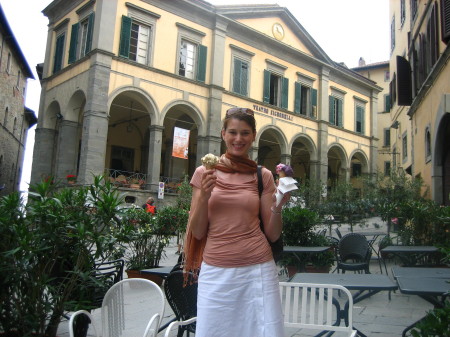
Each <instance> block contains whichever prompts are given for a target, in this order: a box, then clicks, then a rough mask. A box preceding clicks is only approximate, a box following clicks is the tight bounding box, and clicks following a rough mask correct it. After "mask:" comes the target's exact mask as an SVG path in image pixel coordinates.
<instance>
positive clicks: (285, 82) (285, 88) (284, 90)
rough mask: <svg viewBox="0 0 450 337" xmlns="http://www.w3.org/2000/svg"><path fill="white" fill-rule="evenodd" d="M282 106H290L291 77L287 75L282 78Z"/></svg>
mask: <svg viewBox="0 0 450 337" xmlns="http://www.w3.org/2000/svg"><path fill="white" fill-rule="evenodd" d="M281 83H282V85H281V107H282V108H283V109H287V108H288V95H289V79H288V78H286V77H282V78H281Z"/></svg>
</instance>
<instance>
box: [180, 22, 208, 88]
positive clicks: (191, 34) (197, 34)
mask: <svg viewBox="0 0 450 337" xmlns="http://www.w3.org/2000/svg"><path fill="white" fill-rule="evenodd" d="M176 26H177V27H178V38H177V51H176V53H177V54H176V60H177V62H176V65H175V73H176V74H177V75H180V63H181V62H180V61H181V52H182V43H183V42H184V43H186V45H187V44H189V45H191V46H192V47H194V46H195V50H192V52H193V55H192V56H191V57H190V59H191V60H192V62H193V64H192V69H191V71H190V74H191V76H192V77H190V76H186V75H187V74H186V72H185V75H180V76H183V77H186V78H189V79H192V80H195V79H196V77H197V58H198V46H199V45H201V44H202V39H203V37H205V36H206V34H205V33H203V32H201V31H199V30H197V29H194V28H191V27H188V26H186V25H184V24H182V23H179V22H177V23H176ZM185 71H186V70H185Z"/></svg>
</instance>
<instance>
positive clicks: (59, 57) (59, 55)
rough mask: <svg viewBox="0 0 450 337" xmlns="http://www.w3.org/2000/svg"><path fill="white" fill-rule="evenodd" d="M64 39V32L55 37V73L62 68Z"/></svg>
mask: <svg viewBox="0 0 450 337" xmlns="http://www.w3.org/2000/svg"><path fill="white" fill-rule="evenodd" d="M65 39H66V34H65V33H62V34H61V35H59V36H58V37H57V38H56V46H55V55H54V57H53V74H54V73H57V72H58V71H60V70H61V68H62V61H63V55H64V42H65Z"/></svg>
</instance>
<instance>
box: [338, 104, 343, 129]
mask: <svg viewBox="0 0 450 337" xmlns="http://www.w3.org/2000/svg"><path fill="white" fill-rule="evenodd" d="M342 103H343V102H342V100H341V99H338V100H337V115H338V116H337V117H338V120H337V126H340V127H342V126H343V124H342V117H343V114H344V112H343V111H342Z"/></svg>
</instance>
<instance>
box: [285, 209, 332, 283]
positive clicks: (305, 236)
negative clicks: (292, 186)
mask: <svg viewBox="0 0 450 337" xmlns="http://www.w3.org/2000/svg"><path fill="white" fill-rule="evenodd" d="M282 217H283V233H282V235H283V242H284V244H285V245H286V246H304V247H311V246H330V245H331V244H330V242H328V241H327V240H326V238H325V237H323V236H319V235H316V234H315V233H314V227H315V226H316V225H317V224H318V223H319V222H320V217H319V214H318V213H316V212H314V211H312V210H309V209H307V208H302V207H301V206H294V207H291V208H284V209H283V214H282ZM280 263H281V264H282V265H283V266H285V267H286V268H287V269H288V272H289V274H290V276H292V274H294V273H296V272H297V271H298V270H305V269H306V265H308V264H310V265H311V264H314V265H320V266H321V267H327V268H330V267H331V266H332V265H333V263H334V254H333V252H332V251H327V252H325V253H323V254H315V255H311V256H310V257H308V258H307V259H305V260H303V261H302V263H299V261H298V260H297V259H296V258H295V257H294V256H291V255H289V254H284V256H283V258H282V259H281V261H280Z"/></svg>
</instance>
